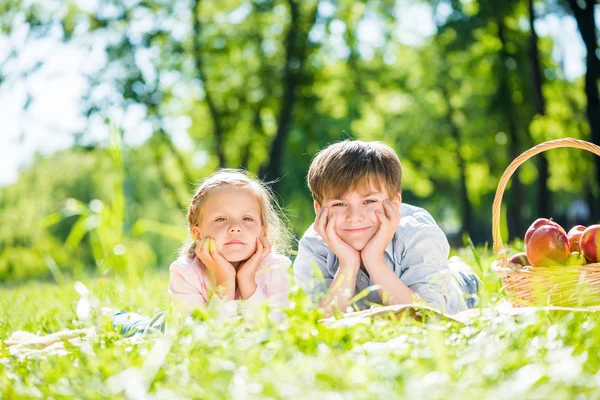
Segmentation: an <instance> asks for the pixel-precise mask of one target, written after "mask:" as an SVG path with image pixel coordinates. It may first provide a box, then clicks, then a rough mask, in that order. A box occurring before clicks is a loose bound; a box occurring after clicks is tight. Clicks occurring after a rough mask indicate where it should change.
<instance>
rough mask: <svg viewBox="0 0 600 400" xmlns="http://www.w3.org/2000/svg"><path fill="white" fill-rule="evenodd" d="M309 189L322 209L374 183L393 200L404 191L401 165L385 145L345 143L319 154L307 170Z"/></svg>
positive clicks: (347, 141)
mask: <svg viewBox="0 0 600 400" xmlns="http://www.w3.org/2000/svg"><path fill="white" fill-rule="evenodd" d="M307 180H308V187H309V189H310V191H311V192H312V195H313V199H314V200H315V201H316V202H317V203H319V204H320V205H322V204H323V202H324V201H325V200H327V199H339V198H341V197H342V196H344V195H345V194H346V193H348V192H352V191H361V192H362V191H366V190H368V188H369V185H370V184H371V183H372V184H373V185H374V186H375V187H376V188H377V189H378V190H382V191H383V190H385V191H387V192H388V194H389V196H390V198H393V197H394V196H395V195H396V194H397V193H400V192H401V191H402V164H401V163H400V158H398V155H397V154H396V152H395V151H394V150H393V149H392V148H391V147H390V146H388V145H387V144H385V143H383V142H363V141H362V140H350V139H348V140H344V141H342V142H338V143H334V144H331V145H329V146H327V147H325V148H324V149H322V150H321V151H319V152H318V153H317V154H316V155H315V157H314V158H313V160H312V162H311V164H310V168H309V170H308V179H307Z"/></svg>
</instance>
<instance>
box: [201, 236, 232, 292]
mask: <svg viewBox="0 0 600 400" xmlns="http://www.w3.org/2000/svg"><path fill="white" fill-rule="evenodd" d="M194 252H195V253H196V256H197V257H198V258H199V259H200V261H202V263H203V264H204V265H205V266H206V268H208V270H209V271H210V272H211V274H212V276H213V277H214V279H215V283H216V285H215V286H216V287H217V293H218V294H219V296H221V297H223V299H224V300H233V299H234V298H235V268H234V267H233V265H231V263H230V262H229V261H227V260H226V259H225V258H224V257H223V256H222V255H221V254H220V253H219V251H218V250H217V242H216V241H215V239H213V238H211V237H208V236H207V237H205V238H203V239H200V240H198V242H197V243H196V249H195V250H194Z"/></svg>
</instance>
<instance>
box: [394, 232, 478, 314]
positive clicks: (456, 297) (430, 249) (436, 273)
mask: <svg viewBox="0 0 600 400" xmlns="http://www.w3.org/2000/svg"><path fill="white" fill-rule="evenodd" d="M404 249H405V251H404V254H403V256H402V260H401V265H400V267H401V275H400V279H402V281H403V282H404V283H405V284H406V285H407V286H408V287H409V288H410V289H411V290H412V291H414V292H415V293H416V294H417V295H419V296H420V297H422V298H423V299H424V300H425V301H426V302H427V303H428V304H429V305H430V306H431V307H435V308H437V309H439V310H441V311H443V312H446V313H449V314H455V313H458V312H460V311H463V310H466V308H467V307H466V304H465V301H464V299H463V297H462V295H461V293H460V290H459V289H458V287H457V286H456V284H455V283H454V280H453V278H452V274H451V272H450V270H449V269H448V254H449V252H450V245H449V244H448V239H446V235H445V234H444V232H443V231H442V230H441V229H440V228H439V227H438V226H437V225H421V226H419V227H418V229H415V230H414V232H412V234H411V235H410V237H409V238H407V240H406V242H405V248H404Z"/></svg>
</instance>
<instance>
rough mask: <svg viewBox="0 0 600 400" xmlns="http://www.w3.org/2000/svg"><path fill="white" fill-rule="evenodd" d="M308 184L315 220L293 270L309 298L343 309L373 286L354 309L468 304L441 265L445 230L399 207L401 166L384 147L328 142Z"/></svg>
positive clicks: (451, 308)
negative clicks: (417, 304)
mask: <svg viewBox="0 0 600 400" xmlns="http://www.w3.org/2000/svg"><path fill="white" fill-rule="evenodd" d="M308 186H309V188H310V190H311V192H312V195H313V199H314V207H315V213H316V218H315V222H314V224H313V225H311V226H310V227H309V228H308V230H307V231H306V232H305V234H304V236H303V237H302V239H301V240H300V243H299V246H298V255H297V257H296V260H295V261H294V275H295V277H296V281H297V282H298V284H299V285H300V286H301V287H302V288H304V290H305V291H306V292H307V293H309V294H310V295H311V296H313V297H317V296H319V295H323V296H322V297H321V299H320V301H319V306H320V307H322V308H323V309H324V310H325V313H326V314H328V315H329V314H331V313H332V312H335V311H342V312H345V311H346V310H347V308H348V306H350V305H351V302H352V298H353V297H354V296H355V295H357V294H358V293H360V292H361V291H363V290H364V289H366V288H368V287H369V286H372V285H377V287H379V289H377V290H372V291H370V293H368V295H366V296H365V297H362V298H360V299H359V300H358V301H357V302H356V306H358V308H361V309H364V308H367V307H368V306H369V304H371V303H377V304H386V305H390V304H408V303H413V302H415V301H417V302H425V303H427V304H428V305H430V306H432V307H435V308H437V309H439V310H441V311H443V312H447V313H451V314H454V313H457V312H460V311H462V310H464V309H466V308H467V306H466V303H465V300H464V299H463V293H462V292H461V290H460V289H459V287H458V285H457V283H456V282H455V281H454V279H453V277H452V273H451V272H450V270H449V269H448V253H449V247H450V246H449V244H448V240H447V239H446V236H445V235H444V232H443V231H442V230H441V229H440V228H439V227H438V226H437V224H436V223H435V221H434V219H433V217H431V215H429V213H428V212H427V211H425V210H424V209H422V208H418V207H414V206H411V205H408V204H402V195H401V189H402V166H401V164H400V159H399V158H398V156H397V155H396V153H395V152H394V150H393V149H392V148H391V147H389V146H388V145H386V144H384V143H381V142H363V141H359V140H345V141H343V142H339V143H335V144H333V145H330V146H328V147H326V148H324V149H323V150H321V151H320V152H319V153H317V155H316V156H315V158H314V159H313V161H312V163H311V165H310V169H309V172H308ZM315 267H318V269H319V270H320V272H321V273H322V275H323V276H322V277H320V276H319V275H320V274H319V273H318V272H317V271H316V269H315ZM467 268H468V267H467ZM315 272H317V273H315ZM463 272H464V270H463ZM471 274H472V272H471ZM323 278H324V280H323ZM474 279H477V282H478V278H474ZM476 286H477V285H475V287H476ZM475 290H476V289H475Z"/></svg>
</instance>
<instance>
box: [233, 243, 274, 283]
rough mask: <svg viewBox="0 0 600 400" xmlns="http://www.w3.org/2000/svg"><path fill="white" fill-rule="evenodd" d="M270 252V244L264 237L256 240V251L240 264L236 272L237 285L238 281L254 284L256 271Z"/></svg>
mask: <svg viewBox="0 0 600 400" xmlns="http://www.w3.org/2000/svg"><path fill="white" fill-rule="evenodd" d="M270 252H271V243H270V242H269V240H268V239H267V238H266V237H264V236H261V237H258V238H256V251H255V252H254V254H252V256H251V257H250V258H249V259H247V260H246V261H243V262H242V263H241V264H240V267H239V269H238V271H237V278H238V284H240V281H244V282H245V281H250V282H254V278H255V275H256V271H258V268H259V267H260V265H261V264H262V262H263V261H264V259H265V258H266V257H267V255H269V253H270Z"/></svg>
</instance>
